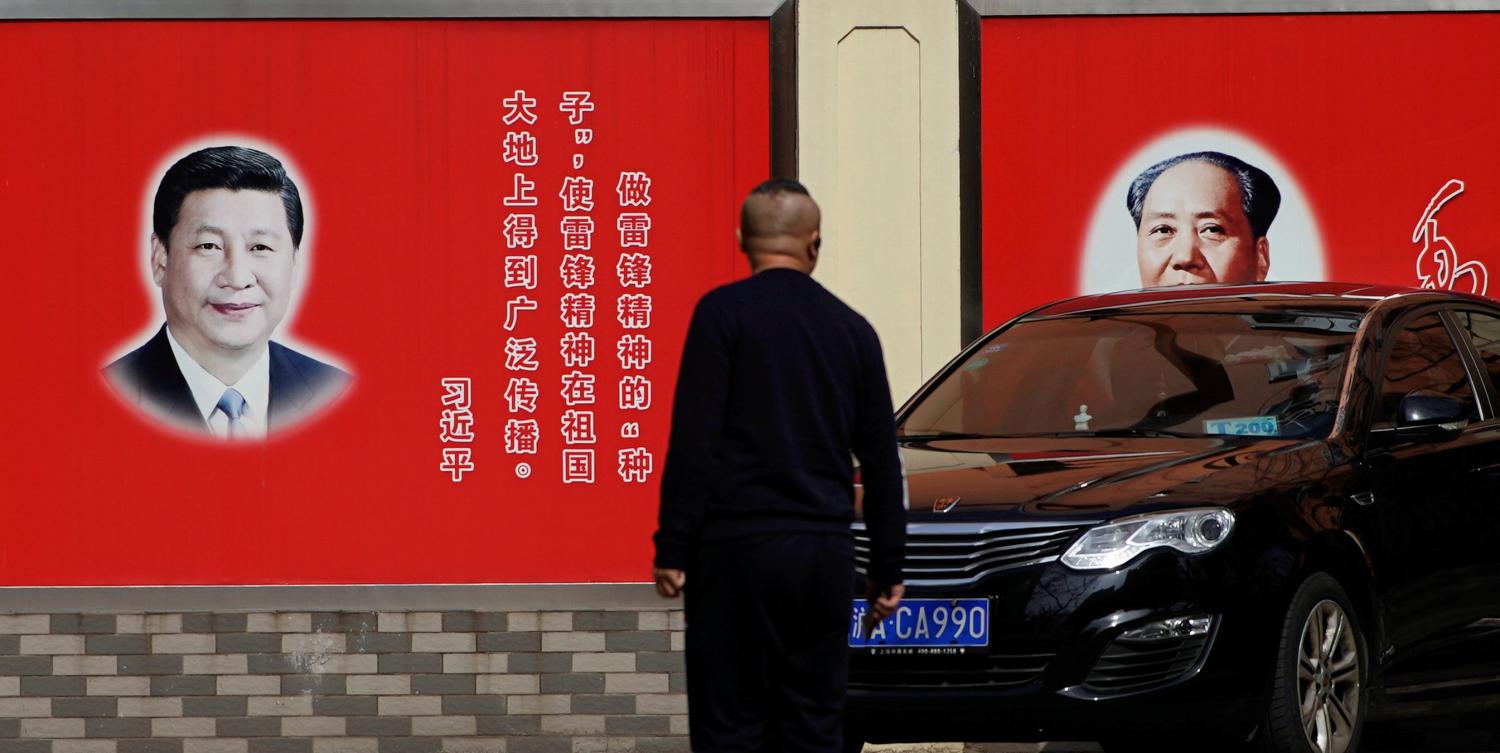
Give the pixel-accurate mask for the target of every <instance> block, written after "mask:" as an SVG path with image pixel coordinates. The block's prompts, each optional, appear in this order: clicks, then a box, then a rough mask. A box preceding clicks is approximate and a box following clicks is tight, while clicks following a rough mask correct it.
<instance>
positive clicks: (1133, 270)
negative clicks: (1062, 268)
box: [1078, 128, 1324, 295]
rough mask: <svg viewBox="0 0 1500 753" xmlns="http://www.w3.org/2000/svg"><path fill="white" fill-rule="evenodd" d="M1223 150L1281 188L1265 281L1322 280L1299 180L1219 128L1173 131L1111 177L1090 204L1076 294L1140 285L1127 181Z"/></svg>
mask: <svg viewBox="0 0 1500 753" xmlns="http://www.w3.org/2000/svg"><path fill="white" fill-rule="evenodd" d="M1208 151H1212V152H1223V153H1224V154H1229V155H1233V156H1235V157H1239V158H1240V159H1242V160H1244V161H1246V162H1249V163H1250V164H1252V165H1254V166H1256V167H1258V168H1260V169H1262V170H1265V171H1266V172H1267V173H1268V174H1269V175H1270V176H1271V179H1272V180H1274V181H1276V187H1277V188H1278V189H1280V191H1281V209H1280V210H1279V211H1278V212H1277V213H1276V219H1275V221H1273V222H1272V223H1271V229H1270V230H1269V231H1268V232H1267V233H1266V239H1267V240H1268V241H1269V242H1270V251H1271V254H1270V255H1271V266H1270V269H1269V271H1268V272H1267V273H1266V279H1267V280H1314V281H1316V280H1322V279H1323V275H1324V271H1323V237H1322V235H1321V234H1320V233H1319V232H1318V223H1317V220H1315V219H1314V218H1313V214H1312V207H1311V206H1310V205H1309V204H1308V202H1307V196H1306V194H1305V193H1303V191H1302V186H1301V185H1300V184H1299V183H1298V182H1297V179H1296V177H1295V176H1294V175H1292V173H1291V171H1290V170H1288V169H1287V167H1286V165H1284V164H1282V162H1281V160H1278V159H1277V158H1276V157H1275V155H1273V154H1272V153H1271V152H1270V151H1269V150H1267V149H1266V148H1265V147H1263V146H1261V145H1260V144H1258V143H1256V142H1255V141H1253V140H1251V139H1249V138H1246V137H1245V136H1243V135H1241V134H1238V133H1235V132H1233V131H1228V130H1224V129H1220V128H1187V129H1182V130H1178V131H1173V132H1171V133H1169V134H1167V135H1165V136H1163V137H1161V138H1159V139H1156V140H1155V141H1152V142H1151V143H1149V144H1147V145H1146V146H1145V147H1142V148H1141V149H1139V150H1137V151H1136V152H1135V154H1132V155H1131V156H1130V158H1129V159H1127V160H1126V161H1125V162H1124V163H1123V164H1121V165H1120V167H1119V168H1118V169H1116V170H1115V172H1114V175H1112V176H1111V177H1110V179H1109V183H1108V185H1106V186H1105V188H1104V193H1103V194H1102V195H1100V196H1099V198H1098V200H1097V201H1095V203H1094V214H1093V217H1092V218H1091V219H1090V220H1089V231H1088V235H1087V236H1085V238H1084V243H1083V264H1082V265H1080V267H1079V272H1078V294H1079V295H1088V294H1092V293H1108V292H1112V291H1116V290H1135V289H1137V288H1139V287H1140V286H1141V275H1140V270H1139V269H1138V268H1137V266H1136V261H1135V236H1136V229H1135V221H1134V220H1132V219H1131V218H1130V211H1129V210H1128V209H1126V207H1125V194H1126V192H1127V191H1129V190H1130V182H1131V181H1132V180H1135V176H1137V175H1140V174H1141V171H1142V170H1145V169H1146V168H1148V167H1150V166H1152V165H1154V164H1156V163H1158V162H1160V161H1162V160H1164V159H1168V158H1170V157H1175V156H1177V155H1179V154H1188V153H1190V152H1208Z"/></svg>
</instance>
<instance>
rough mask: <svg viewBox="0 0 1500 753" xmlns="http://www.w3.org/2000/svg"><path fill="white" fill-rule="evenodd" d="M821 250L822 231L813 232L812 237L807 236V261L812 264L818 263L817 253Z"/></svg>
mask: <svg viewBox="0 0 1500 753" xmlns="http://www.w3.org/2000/svg"><path fill="white" fill-rule="evenodd" d="M822 248H823V231H822V230H814V231H812V235H809V236H807V260H808V261H810V262H812V263H813V264H817V263H818V251H819V250H820V249H822Z"/></svg>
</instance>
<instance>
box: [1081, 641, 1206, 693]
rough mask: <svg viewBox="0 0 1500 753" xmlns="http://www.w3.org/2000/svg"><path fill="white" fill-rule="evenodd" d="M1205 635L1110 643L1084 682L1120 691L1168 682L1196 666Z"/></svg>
mask: <svg viewBox="0 0 1500 753" xmlns="http://www.w3.org/2000/svg"><path fill="white" fill-rule="evenodd" d="M1206 645H1208V636H1206V635H1197V636H1191V637H1182V638H1168V639H1165V640H1156V641H1122V640H1116V641H1114V642H1113V643H1111V644H1109V647H1108V648H1106V649H1105V650H1104V653H1103V655H1101V656H1100V657H1099V661H1098V663H1096V664H1095V665H1094V669H1093V671H1091V672H1090V673H1089V676H1088V679H1086V680H1084V685H1085V686H1086V687H1088V688H1089V689H1090V690H1095V691H1098V692H1100V693H1121V692H1126V691H1131V690H1139V689H1141V688H1144V687H1148V686H1151V685H1157V684H1160V683H1164V682H1168V681H1170V680H1173V679H1175V678H1177V677H1178V676H1180V675H1182V674H1183V673H1185V672H1187V671H1189V670H1191V669H1192V668H1193V667H1195V666H1197V664H1198V660H1199V659H1200V658H1202V656H1203V648H1204V646H1206Z"/></svg>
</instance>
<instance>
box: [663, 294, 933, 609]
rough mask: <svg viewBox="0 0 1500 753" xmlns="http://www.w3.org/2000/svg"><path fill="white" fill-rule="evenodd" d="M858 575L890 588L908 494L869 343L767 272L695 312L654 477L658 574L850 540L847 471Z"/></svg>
mask: <svg viewBox="0 0 1500 753" xmlns="http://www.w3.org/2000/svg"><path fill="white" fill-rule="evenodd" d="M851 452H852V453H853V455H854V457H856V458H858V460H859V463H860V476H861V479H860V480H861V482H862V484H863V486H864V499H863V503H862V507H863V514H864V519H865V525H866V526H867V528H868V530H869V534H870V539H871V543H872V546H871V562H870V569H869V575H870V578H871V580H873V581H875V582H876V583H877V584H879V585H890V584H892V583H899V582H900V581H901V560H902V557H903V554H904V549H905V536H906V499H905V496H906V493H905V479H904V478H903V475H902V470H901V461H900V458H899V456H898V454H897V451H896V431H895V425H894V417H893V415H892V410H891V396H890V387H889V386H888V383H887V381H886V375H885V362H884V360H883V358H882V356H881V351H880V340H879V338H878V337H876V335H875V330H874V328H872V327H871V326H870V324H869V322H867V321H865V319H864V317H862V316H860V315H859V314H857V313H855V312H854V310H853V309H851V308H849V307H848V306H847V305H845V304H844V303H843V302H842V301H840V300H839V299H838V298H837V297H835V296H834V295H833V294H832V293H830V292H828V291H827V290H825V289H824V288H823V286H822V285H819V284H818V283H817V282H816V281H815V280H813V279H812V278H811V277H809V276H807V275H805V274H803V273H801V272H798V271H796V270H791V269H769V270H766V271H763V272H760V273H759V274H755V275H752V276H751V277H750V278H748V279H745V280H741V281H739V282H735V283H732V284H729V285H725V286H723V287H720V288H717V289H715V290H713V291H711V292H709V293H708V294H707V295H705V296H704V297H703V299H702V300H700V301H699V302H698V306H697V308H696V309H695V310H694V311H693V318H692V322H691V323H690V324H689V326H688V335H687V343H686V345H685V346H684V348H683V354H682V368H681V371H680V373H679V375H678V378H677V394H676V400H675V402H674V404H673V410H672V434H671V440H670V443H669V445H668V448H667V460H666V467H665V470H664V471H663V474H662V487H661V516H660V528H659V529H658V530H657V533H656V566H657V567H666V568H677V569H687V567H688V562H689V560H690V559H691V552H692V550H693V549H694V548H696V547H699V546H711V545H712V543H713V542H714V541H716V540H726V539H733V538H739V537H744V536H753V535H757V534H763V533H775V532H784V531H798V532H829V533H836V534H844V535H849V525H850V523H851V522H852V521H853V520H854V500H853V496H854V495H853V484H854V466H853V461H852V459H851V457H850V453H851Z"/></svg>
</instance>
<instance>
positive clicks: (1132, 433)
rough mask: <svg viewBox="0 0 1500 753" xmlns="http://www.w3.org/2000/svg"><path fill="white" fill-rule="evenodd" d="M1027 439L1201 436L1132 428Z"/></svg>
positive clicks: (1030, 435)
mask: <svg viewBox="0 0 1500 753" xmlns="http://www.w3.org/2000/svg"><path fill="white" fill-rule="evenodd" d="M1026 436H1028V437H1157V438H1163V437H1165V438H1172V439H1202V438H1203V435H1202V434H1188V433H1186V432H1181V431H1168V430H1166V429H1147V428H1145V427H1141V426H1132V427H1129V428H1125V429H1101V430H1099V431H1056V432H1051V433H1048V434H1027V435H1026Z"/></svg>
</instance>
